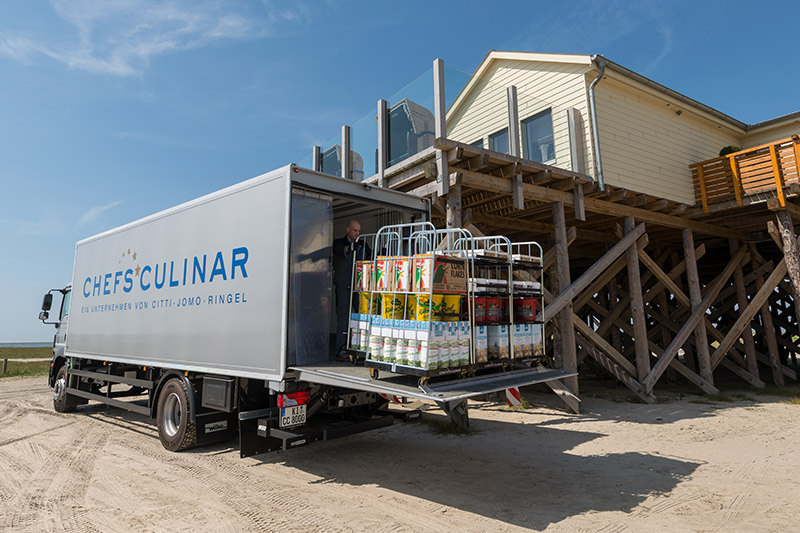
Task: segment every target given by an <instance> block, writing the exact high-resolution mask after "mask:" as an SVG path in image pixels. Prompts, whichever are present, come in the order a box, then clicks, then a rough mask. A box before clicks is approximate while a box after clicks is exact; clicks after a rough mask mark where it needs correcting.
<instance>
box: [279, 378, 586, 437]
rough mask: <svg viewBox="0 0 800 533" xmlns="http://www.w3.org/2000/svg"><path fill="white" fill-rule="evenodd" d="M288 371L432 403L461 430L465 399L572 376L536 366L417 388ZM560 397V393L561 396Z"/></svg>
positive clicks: (411, 381) (412, 382)
mask: <svg viewBox="0 0 800 533" xmlns="http://www.w3.org/2000/svg"><path fill="white" fill-rule="evenodd" d="M290 370H293V371H294V372H295V375H296V377H297V379H298V380H299V381H306V382H309V383H317V384H319V385H330V386H335V387H343V388H347V389H353V390H359V391H365V392H375V393H378V394H386V395H392V396H404V397H406V398H416V399H419V400H432V401H434V402H436V403H437V404H438V405H439V407H441V408H442V409H443V410H444V411H445V412H446V413H447V414H448V416H449V417H450V419H451V420H452V421H453V422H454V423H456V424H457V425H459V426H461V427H466V426H467V425H468V424H469V418H468V414H467V407H466V405H467V404H466V400H467V399H469V398H472V397H475V396H479V395H482V394H489V393H492V392H499V391H502V390H505V389H510V388H512V387H523V386H525V385H533V384H534V383H547V382H553V381H558V380H561V379H563V378H566V377H570V376H574V375H575V373H574V372H564V371H563V370H553V369H550V368H545V367H543V366H537V367H533V368H524V369H519V370H511V371H508V372H496V373H490V374H483V375H478V376H473V377H468V378H463V379H452V380H447V381H439V382H434V383H430V382H429V383H426V384H424V385H418V382H417V379H416V378H413V377H412V376H408V375H401V374H392V373H390V372H382V373H381V375H380V376H381V377H380V379H373V378H371V377H370V375H369V369H367V368H364V367H360V366H353V365H350V364H348V363H323V364H319V365H311V366H296V367H292V368H290ZM551 388H553V387H551ZM554 390H555V388H554ZM561 394H562V395H563V394H564V393H563V392H561ZM573 398H574V400H575V401H579V400H578V399H577V397H574V396H573Z"/></svg>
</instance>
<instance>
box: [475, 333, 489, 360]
mask: <svg viewBox="0 0 800 533" xmlns="http://www.w3.org/2000/svg"><path fill="white" fill-rule="evenodd" d="M488 360H489V326H475V362H476V363H485V362H486V361H488Z"/></svg>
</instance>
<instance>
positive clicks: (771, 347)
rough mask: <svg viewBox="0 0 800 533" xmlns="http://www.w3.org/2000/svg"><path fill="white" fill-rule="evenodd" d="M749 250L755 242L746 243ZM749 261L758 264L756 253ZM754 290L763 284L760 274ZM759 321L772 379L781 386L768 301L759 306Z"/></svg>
mask: <svg viewBox="0 0 800 533" xmlns="http://www.w3.org/2000/svg"><path fill="white" fill-rule="evenodd" d="M748 246H749V247H750V249H751V250H755V247H756V245H755V244H748ZM750 257H751V261H753V269H755V268H756V267H757V266H758V265H757V264H756V263H755V260H756V254H755V253H751V254H750ZM755 284H756V292H758V291H761V288H762V287H763V285H764V280H763V278H762V277H761V276H758V277H756V280H755ZM761 323H762V324H763V325H764V339H765V340H766V342H767V353H768V354H769V362H770V366H771V367H772V381H773V382H774V383H775V385H777V386H779V387H783V386H784V385H785V382H784V381H783V372H782V371H781V359H780V356H779V355H778V340H777V339H776V338H775V325H774V324H773V323H772V313H770V310H769V302H767V301H765V302H764V305H762V306H761Z"/></svg>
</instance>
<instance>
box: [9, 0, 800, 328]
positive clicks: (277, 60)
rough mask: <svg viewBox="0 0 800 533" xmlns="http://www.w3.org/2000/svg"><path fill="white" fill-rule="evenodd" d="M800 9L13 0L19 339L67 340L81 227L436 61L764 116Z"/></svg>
mask: <svg viewBox="0 0 800 533" xmlns="http://www.w3.org/2000/svg"><path fill="white" fill-rule="evenodd" d="M562 4H564V5H562ZM490 5H493V6H494V7H489V6H490ZM798 20H800V4H798V3H796V2H770V3H769V4H765V3H761V4H757V3H753V2H736V1H727V2H690V1H674V2H663V1H661V2H654V1H652V2H651V1H631V2H626V1H621V0H606V1H581V2H572V3H569V4H567V3H561V2H539V1H521V2H503V1H499V2H496V3H494V4H491V3H486V2H473V1H460V2H437V1H430V0H429V1H427V2H416V1H411V2H403V3H398V2H392V3H390V2H375V1H341V2H336V1H327V2H322V1H320V2H304V1H302V0H296V1H293V2H268V1H263V2H259V1H255V0H253V1H246V2H245V1H241V2H236V1H222V0H219V1H206V0H192V1H165V2H154V1H136V2H135V1H130V0H106V1H100V0H97V1H94V2H91V1H65V0H59V1H56V0H52V1H50V2H45V1H41V0H40V1H23V0H9V1H6V2H2V3H0V80H2V83H0V186H2V188H1V189H0V190H2V192H0V287H2V296H0V342H4V341H40V340H41V341H45V340H50V339H52V334H53V330H52V327H51V326H43V325H42V324H41V323H39V322H38V321H37V320H36V315H37V314H38V309H39V305H40V301H41V295H42V294H43V293H44V292H45V291H46V290H47V289H49V288H54V287H60V286H63V285H64V284H66V283H68V282H69V281H70V279H69V278H70V276H71V272H72V263H73V254H74V246H75V242H76V241H77V240H79V239H81V238H83V237H87V236H89V235H93V234H95V233H98V232H101V231H104V230H107V229H110V228H113V227H115V226H118V225H121V224H124V223H126V222H129V221H131V220H134V219H137V218H140V217H142V216H145V215H148V214H150V213H153V212H156V211H159V210H161V209H164V208H167V207H169V206H172V205H175V204H177V203H180V202H183V201H186V200H189V199H191V198H195V197H197V196H200V195H203V194H206V193H208V192H211V191H214V190H217V189H220V188H222V187H225V186H228V185H231V184H233V183H236V182H238V181H242V180H244V179H247V178H249V177H252V176H255V175H258V174H260V173H262V172H265V171H268V170H271V169H273V168H276V167H279V166H283V165H285V164H287V163H289V162H293V161H300V160H301V159H302V158H304V157H305V156H306V155H307V154H308V153H309V151H310V149H311V146H312V145H314V144H318V143H323V142H324V141H325V140H326V139H328V138H330V137H332V136H334V135H337V134H338V132H339V129H340V127H341V125H342V124H352V123H354V122H355V121H356V120H357V119H359V118H361V117H362V116H364V115H365V114H366V113H367V112H369V110H370V108H371V107H372V106H374V104H375V102H376V101H377V99H378V98H388V97H389V96H390V95H392V94H393V93H395V92H396V91H397V90H398V89H400V88H401V87H402V86H404V85H405V84H407V83H409V82H410V81H412V80H413V79H415V78H417V77H418V76H419V75H421V74H422V73H424V72H425V71H427V70H428V69H430V67H431V63H432V61H433V60H434V59H435V58H436V57H441V58H442V59H444V61H445V64H446V65H447V66H448V67H449V68H455V69H460V70H462V71H465V72H472V71H473V70H474V69H475V68H476V67H477V66H478V64H479V63H480V61H481V60H482V59H483V57H484V56H485V54H486V52H487V51H488V50H490V49H497V50H522V51H534V52H556V53H588V54H594V53H600V54H604V55H605V56H606V57H608V58H609V59H611V60H613V61H615V62H617V63H620V64H622V65H624V66H626V67H628V68H630V69H632V70H634V71H637V72H639V73H641V74H644V75H645V76H648V77H650V78H652V79H654V80H656V81H658V82H660V83H662V84H664V85H666V86H668V87H670V88H672V89H675V90H677V91H679V92H682V93H684V94H686V95H688V96H690V97H692V98H695V99H697V100H699V101H701V102H703V103H705V104H708V105H710V106H712V107H715V108H717V109H719V110H720V111H723V112H725V113H727V114H729V115H731V116H733V117H735V118H737V119H739V120H742V121H745V122H758V121H761V120H766V119H768V118H772V117H775V116H779V115H783V114H786V113H791V112H794V111H797V110H798V109H800V101H798V99H797V97H796V95H797V94H798V93H800V73H798V70H797V68H796V65H795V62H794V61H793V60H792V59H791V58H792V57H793V51H794V45H795V44H796V37H795V36H796V35H797V29H796V28H797V21H798Z"/></svg>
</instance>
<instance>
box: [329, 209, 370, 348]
mask: <svg viewBox="0 0 800 533" xmlns="http://www.w3.org/2000/svg"><path fill="white" fill-rule="evenodd" d="M359 235H361V224H359V222H358V220H356V219H353V220H351V221H350V222H348V223H347V229H346V231H345V235H344V237H340V238H338V239H335V240H334V241H333V288H334V291H335V293H336V356H337V359H339V358H343V357H344V353H343V351H344V349H345V347H346V346H347V325H348V320H349V319H350V305H349V302H350V289H351V285H352V283H353V254H355V260H356V261H364V260H371V259H372V251H371V250H370V249H369V246H367V245H366V243H364V242H362V241H358V236H359Z"/></svg>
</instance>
